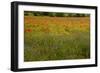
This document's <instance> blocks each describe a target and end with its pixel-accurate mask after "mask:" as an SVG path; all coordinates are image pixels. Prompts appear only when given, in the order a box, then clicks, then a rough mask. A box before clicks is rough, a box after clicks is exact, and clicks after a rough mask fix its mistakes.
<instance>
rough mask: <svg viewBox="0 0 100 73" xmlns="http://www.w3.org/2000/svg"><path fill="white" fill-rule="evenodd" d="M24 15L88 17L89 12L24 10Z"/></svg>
mask: <svg viewBox="0 0 100 73" xmlns="http://www.w3.org/2000/svg"><path fill="white" fill-rule="evenodd" d="M24 15H25V16H50V17H89V16H90V15H89V14H82V13H61V12H38V11H34V12H33V11H25V12H24Z"/></svg>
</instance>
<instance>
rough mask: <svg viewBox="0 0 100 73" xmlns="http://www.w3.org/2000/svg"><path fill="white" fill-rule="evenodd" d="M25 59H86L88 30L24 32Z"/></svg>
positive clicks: (87, 54)
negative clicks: (64, 33) (60, 33)
mask: <svg viewBox="0 0 100 73" xmlns="http://www.w3.org/2000/svg"><path fill="white" fill-rule="evenodd" d="M25 35H27V36H25V51H24V57H25V61H44V60H63V59H86V58H89V57H90V46H89V44H90V42H89V41H90V40H89V33H88V32H74V33H73V34H71V35H50V34H41V35H34V33H33V35H32V34H30V33H27V34H25Z"/></svg>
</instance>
